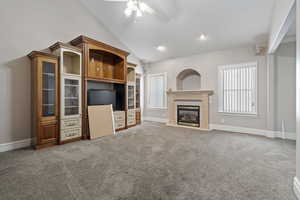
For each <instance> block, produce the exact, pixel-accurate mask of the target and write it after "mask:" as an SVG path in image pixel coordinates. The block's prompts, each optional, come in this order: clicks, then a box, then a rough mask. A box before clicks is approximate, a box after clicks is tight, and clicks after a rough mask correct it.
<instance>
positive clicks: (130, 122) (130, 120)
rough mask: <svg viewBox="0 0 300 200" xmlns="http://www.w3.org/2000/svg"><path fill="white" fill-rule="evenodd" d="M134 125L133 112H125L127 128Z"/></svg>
mask: <svg viewBox="0 0 300 200" xmlns="http://www.w3.org/2000/svg"><path fill="white" fill-rule="evenodd" d="M135 124H136V120H135V110H129V111H128V112H127V125H128V126H133V125H135Z"/></svg>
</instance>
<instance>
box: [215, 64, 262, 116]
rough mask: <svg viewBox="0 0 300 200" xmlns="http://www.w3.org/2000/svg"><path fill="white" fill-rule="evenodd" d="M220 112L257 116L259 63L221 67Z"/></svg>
mask: <svg viewBox="0 0 300 200" xmlns="http://www.w3.org/2000/svg"><path fill="white" fill-rule="evenodd" d="M219 112H224V113H237V114H249V115H256V114H257V63H244V64H236V65H226V66H220V67H219Z"/></svg>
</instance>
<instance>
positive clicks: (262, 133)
mask: <svg viewBox="0 0 300 200" xmlns="http://www.w3.org/2000/svg"><path fill="white" fill-rule="evenodd" d="M210 128H211V129H215V130H221V131H229V132H235V133H246V134H251V135H260V136H265V137H270V138H274V132H273V131H269V130H262V129H254V128H245V127H239V126H229V125H220V124H210Z"/></svg>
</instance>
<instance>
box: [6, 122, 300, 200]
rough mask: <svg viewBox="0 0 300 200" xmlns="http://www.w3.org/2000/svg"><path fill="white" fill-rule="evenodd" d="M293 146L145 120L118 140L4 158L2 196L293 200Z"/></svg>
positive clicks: (55, 199)
mask: <svg viewBox="0 0 300 200" xmlns="http://www.w3.org/2000/svg"><path fill="white" fill-rule="evenodd" d="M294 175H295V142H293V141H283V140H274V139H268V138H264V137H256V136H249V135H245V134H235V133H227V132H221V131H213V132H199V131H195V130H189V129H182V128H174V127H166V126H165V125H163V124H158V123H151V122H146V123H144V124H143V125H142V126H138V127H135V128H133V129H130V130H127V131H124V132H122V133H120V134H119V135H117V136H112V137H106V138H102V139H100V140H95V141H81V142H77V143H72V144H68V145H63V146H57V147H54V148H49V149H45V150H40V151H34V150H32V149H23V150H17V151H13V152H6V153H0V199H1V200H2V199H3V200H10V199H16V200H19V199H20V200H21V199H28V200H35V199H37V200H48V199H49V200H50V199H51V200H65V199H66V200H73V199H74V200H75V199H76V200H83V199H84V200H89V199H91V200H94V199H95V200H96V199H97V200H125V199H126V200H250V199H251V200H295V199H296V198H295V197H294V194H293V191H292V182H293V177H294Z"/></svg>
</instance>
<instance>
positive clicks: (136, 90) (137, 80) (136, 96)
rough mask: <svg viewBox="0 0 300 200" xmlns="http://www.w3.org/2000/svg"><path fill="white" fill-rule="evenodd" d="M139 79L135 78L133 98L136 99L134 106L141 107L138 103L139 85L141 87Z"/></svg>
mask: <svg viewBox="0 0 300 200" xmlns="http://www.w3.org/2000/svg"><path fill="white" fill-rule="evenodd" d="M140 84H141V79H140V78H136V84H135V87H136V89H135V99H136V103H135V107H136V108H140V107H141V103H140V98H141V97H140V90H141V89H140V87H141V85H140Z"/></svg>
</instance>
